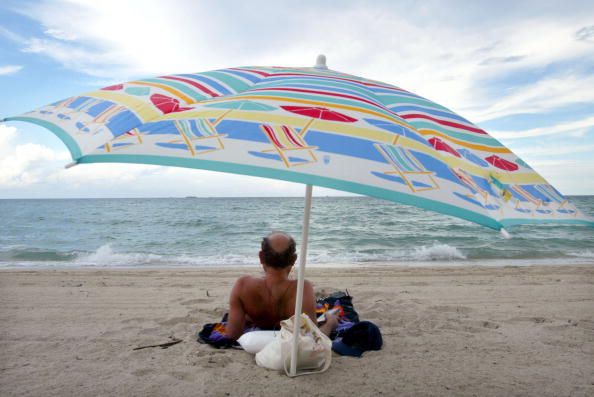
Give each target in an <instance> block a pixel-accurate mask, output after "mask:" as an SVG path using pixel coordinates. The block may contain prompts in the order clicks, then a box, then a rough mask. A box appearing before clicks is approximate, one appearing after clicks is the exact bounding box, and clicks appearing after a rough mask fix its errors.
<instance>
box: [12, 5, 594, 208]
mask: <svg viewBox="0 0 594 397" xmlns="http://www.w3.org/2000/svg"><path fill="white" fill-rule="evenodd" d="M318 54H325V55H326V56H327V58H328V66H329V67H330V68H331V69H334V70H338V71H342V72H345V73H351V74H355V75H360V76H364V77H367V78H371V79H376V80H381V81H385V82H388V83H391V84H395V85H397V86H400V87H402V88H405V89H407V90H410V91H412V92H415V93H417V94H419V95H422V96H424V97H427V98H429V99H431V100H433V101H435V102H437V103H440V104H442V105H444V106H446V107H448V108H450V109H452V110H454V111H455V112H457V113H459V114H461V115H462V116H464V117H466V118H468V119H469V120H471V121H473V122H474V123H476V124H478V125H479V126H480V127H481V128H483V129H485V130H486V131H488V132H489V133H490V134H491V135H493V136H494V137H496V138H497V139H499V140H500V141H502V142H503V143H504V144H505V145H506V146H508V147H509V148H511V149H512V150H513V151H514V152H515V153H516V154H517V155H519V156H520V157H521V158H523V159H524V160H525V161H526V162H527V163H528V164H530V165H531V166H532V167H533V168H534V169H535V170H537V171H538V172H539V173H540V174H541V175H543V176H544V177H545V178H546V179H547V180H548V181H549V182H550V183H552V184H553V185H554V186H556V187H557V188H558V189H559V190H560V191H561V192H562V193H564V194H568V195H572V194H594V1H591V0H588V1H569V0H566V1H542V0H541V1H530V0H523V1H521V2H518V1H497V2H494V1H490V0H484V1H472V2H470V1H454V0H449V1H448V0H428V1H422V2H421V1H413V0H410V1H396V0H393V1H373V2H371V1H369V2H364V1H344V0H343V1H332V0H328V1H294V0H293V1H282V0H277V1H274V2H270V1H259V0H253V1H216V2H215V1H210V2H202V1H196V0H169V1H166V2H164V1H149V0H139V1H124V0H117V1H111V0H102V1H96V0H94V1H83V0H53V1H13V0H3V1H2V2H1V3H0V119H1V118H3V117H8V116H14V115H19V114H21V113H25V112H27V111H29V110H32V109H34V108H37V107H39V106H42V105H45V104H48V103H51V102H55V101H56V100H59V99H63V98H67V97H69V96H72V95H76V94H80V93H82V92H85V91H91V90H94V89H98V88H100V87H102V86H106V85H110V84H114V83H117V82H122V81H128V80H133V79H138V78H143V77H150V76H154V75H159V74H173V73H191V72H201V71H206V70H211V69H217V68H224V67H232V66H247V65H283V66H313V64H314V63H315V59H316V56H317V55H318ZM70 161H71V159H70V157H69V154H68V152H67V150H66V147H65V146H64V145H63V144H62V143H61V141H60V140H58V139H57V138H56V137H55V136H53V135H52V133H50V132H49V131H47V130H45V129H43V128H41V127H37V126H34V125H29V124H26V123H19V122H9V123H4V124H2V123H0V198H38V197H39V198H41V197H48V198H62V197H171V196H182V197H183V196H201V197H202V196H204V197H219V196H301V195H303V189H304V188H303V186H302V185H299V184H292V183H288V182H282V181H274V180H268V179H259V178H253V177H246V176H237V175H230V174H222V173H215V172H208V171H201V170H194V169H191V170H190V169H182V168H171V167H157V166H148V165H125V166H124V165H118V164H84V165H79V166H77V167H73V168H70V169H67V170H66V169H64V165H65V164H67V163H68V162H70ZM314 194H317V195H342V194H344V193H341V192H336V191H332V190H329V189H323V188H316V189H314Z"/></svg>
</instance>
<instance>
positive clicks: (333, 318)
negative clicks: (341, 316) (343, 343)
mask: <svg viewBox="0 0 594 397" xmlns="http://www.w3.org/2000/svg"><path fill="white" fill-rule="evenodd" d="M324 317H326V322H325V323H324V324H323V325H322V326H320V330H321V331H322V332H323V333H325V334H326V335H327V336H330V334H331V333H332V331H334V330H335V329H336V327H338V323H339V320H338V316H337V315H336V314H334V313H328V312H326V313H324Z"/></svg>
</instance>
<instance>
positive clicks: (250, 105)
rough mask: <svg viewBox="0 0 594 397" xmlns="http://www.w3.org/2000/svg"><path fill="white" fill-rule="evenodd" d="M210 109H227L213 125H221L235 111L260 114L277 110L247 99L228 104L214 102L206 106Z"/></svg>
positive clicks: (227, 102)
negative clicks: (257, 112)
mask: <svg viewBox="0 0 594 397" xmlns="http://www.w3.org/2000/svg"><path fill="white" fill-rule="evenodd" d="M204 106H205V107H208V108H218V109H227V111H226V112H225V113H223V114H222V115H220V116H219V117H217V119H216V120H215V121H214V122H213V123H212V125H215V126H216V125H217V124H219V123H220V122H221V121H222V120H223V119H224V118H225V117H227V116H228V115H230V114H231V112H232V111H234V110H246V111H259V112H269V111H271V110H274V109H276V108H275V107H274V106H270V105H267V104H265V103H261V102H255V101H250V100H246V99H242V100H231V101H226V102H214V103H208V104H206V105H204Z"/></svg>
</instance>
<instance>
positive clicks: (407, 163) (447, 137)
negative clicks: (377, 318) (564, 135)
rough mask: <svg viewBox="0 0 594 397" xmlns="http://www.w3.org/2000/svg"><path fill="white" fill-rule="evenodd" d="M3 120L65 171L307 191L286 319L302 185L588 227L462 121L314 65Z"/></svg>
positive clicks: (138, 85)
mask: <svg viewBox="0 0 594 397" xmlns="http://www.w3.org/2000/svg"><path fill="white" fill-rule="evenodd" d="M222 115H223V117H221V116H222ZM6 120H20V121H26V122H31V123H34V124H38V125H41V126H43V127H46V128H47V129H49V130H50V131H52V132H53V133H54V134H55V135H57V136H58V137H59V138H60V139H61V140H62V141H63V142H64V143H65V145H66V146H67V147H68V149H69V151H70V154H71V155H72V158H73V162H72V163H71V164H69V165H68V166H67V167H70V166H73V165H76V164H85V163H144V164H157V165H168V166H177V167H188V168H200V169H206V170H213V171H221V172H229V173H237V174H245V175H252V176H259V177H265V178H273V179H282V180H286V181H291V182H298V183H303V184H306V185H307V187H306V200H305V211H304V218H303V236H302V241H301V252H300V262H299V273H298V280H299V282H298V288H297V299H296V301H297V304H296V310H295V313H301V307H302V295H303V277H304V268H305V260H306V254H307V236H308V230H309V213H310V206H311V195H312V185H318V186H324V187H328V188H333V189H339V190H344V191H348V192H353V193H359V194H364V195H368V196H372V197H378V198H382V199H386V200H391V201H396V202H400V203H404V204H409V205H413V206H417V207H421V208H425V209H429V210H432V211H437V212H441V213H444V214H447V215H452V216H456V217H459V218H463V219H466V220H469V221H472V222H475V223H478V224H481V225H484V226H487V227H490V228H493V229H500V230H502V232H503V231H504V229H503V228H504V227H506V226H511V225H516V224H522V223H544V222H557V223H570V224H584V225H590V226H592V225H594V220H593V219H592V218H590V217H588V216H587V215H585V214H584V213H582V212H580V211H579V210H578V209H577V208H576V207H575V206H574V205H573V204H572V203H570V202H568V201H567V199H566V198H565V197H563V196H562V195H560V194H552V193H551V192H557V190H555V189H554V188H553V187H552V186H550V185H549V184H548V182H547V181H546V180H545V179H544V178H543V177H542V176H540V175H539V174H538V173H536V172H535V171H534V170H533V169H532V168H530V167H528V166H527V165H525V163H523V162H520V161H518V158H517V157H516V156H515V155H514V154H513V153H512V152H511V151H510V150H509V149H508V148H506V147H505V146H503V145H502V144H501V143H500V142H499V141H497V140H496V139H494V138H493V137H491V136H490V135H489V134H488V133H486V132H485V131H484V130H482V129H480V128H478V127H477V126H475V125H473V124H472V123H470V122H469V121H468V120H466V119H464V118H462V117H461V116H459V115H457V114H455V113H454V112H452V111H450V110H448V109H447V108H445V107H443V106H441V105H438V104H436V103H434V102H432V101H430V100H428V99H426V98H423V97H421V96H419V95H416V94H414V93H412V92H409V91H406V90H404V89H402V88H399V87H397V86H394V85H391V84H387V83H383V82H379V81H374V80H370V79H365V78H361V77H357V76H353V75H349V74H345V73H340V72H337V71H333V70H329V69H328V68H327V67H326V65H325V57H323V56H320V57H319V58H318V63H317V65H316V66H315V67H301V68H294V67H235V68H228V69H220V70H215V71H209V72H204V73H190V74H178V75H170V76H159V77H155V78H146V79H141V80H135V81H130V82H126V83H122V84H116V85H111V86H109V87H105V88H103V89H99V90H96V91H91V92H87V93H84V94H81V95H77V96H75V97H72V98H66V99H64V100H60V101H58V102H55V103H52V104H49V105H47V106H43V107H41V108H39V109H36V110H33V111H31V112H28V113H25V114H23V115H20V116H15V117H9V118H8V119H6ZM89 126H92V128H90V127H89ZM306 133H307V134H306ZM460 153H463V155H461V154H460ZM480 159H485V160H486V161H485V162H482V161H479V160H480ZM501 170H503V171H505V172H501ZM543 196H546V197H547V198H549V199H550V201H547V202H548V203H549V205H548V207H547V211H542V210H541V209H540V208H539V207H540V203H542V202H543V199H542V197H543ZM298 318H299V317H297V319H298ZM295 325H296V327H299V321H296V324H295ZM296 329H298V328H296ZM297 335H298V332H295V338H297ZM296 346H297V345H296V344H295V345H294V348H296ZM293 357H296V354H293ZM295 365H296V363H295V361H293V362H292V364H291V372H292V373H295V368H296V367H295Z"/></svg>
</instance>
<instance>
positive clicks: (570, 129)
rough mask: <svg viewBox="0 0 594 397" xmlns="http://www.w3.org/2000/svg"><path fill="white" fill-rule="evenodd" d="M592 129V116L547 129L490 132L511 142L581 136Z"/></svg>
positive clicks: (593, 122) (593, 121)
mask: <svg viewBox="0 0 594 397" xmlns="http://www.w3.org/2000/svg"><path fill="white" fill-rule="evenodd" d="M592 128H594V116H592V117H586V118H585V119H582V120H575V121H569V122H565V123H559V124H555V125H552V126H548V127H539V128H531V129H528V130H524V131H491V135H493V136H494V137H495V138H497V139H502V140H506V139H507V140H511V139H520V138H536V137H540V136H547V135H555V134H561V133H563V134H567V133H573V134H574V136H583V135H584V133H585V132H586V131H587V130H588V129H592Z"/></svg>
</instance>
